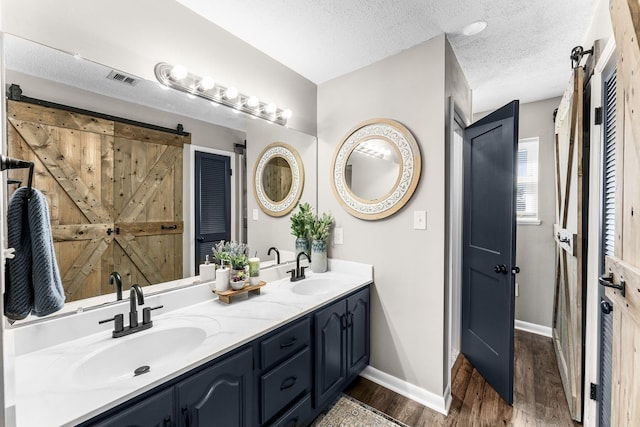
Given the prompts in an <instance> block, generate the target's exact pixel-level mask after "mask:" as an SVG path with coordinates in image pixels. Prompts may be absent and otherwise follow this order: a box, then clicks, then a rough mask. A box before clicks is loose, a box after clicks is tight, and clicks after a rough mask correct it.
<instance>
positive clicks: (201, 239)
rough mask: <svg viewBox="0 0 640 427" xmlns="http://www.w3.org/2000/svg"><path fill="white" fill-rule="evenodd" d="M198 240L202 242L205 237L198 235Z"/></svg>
mask: <svg viewBox="0 0 640 427" xmlns="http://www.w3.org/2000/svg"><path fill="white" fill-rule="evenodd" d="M196 240H197V241H198V242H200V243H202V242H204V237H202V236H198V237H196Z"/></svg>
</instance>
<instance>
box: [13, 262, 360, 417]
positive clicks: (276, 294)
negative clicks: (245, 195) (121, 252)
mask: <svg viewBox="0 0 640 427" xmlns="http://www.w3.org/2000/svg"><path fill="white" fill-rule="evenodd" d="M330 269H331V271H329V272H327V273H322V274H314V273H312V272H308V273H307V276H308V278H309V279H308V283H309V284H308V285H306V286H312V282H314V281H315V280H317V279H320V278H322V279H327V280H330V281H331V282H332V284H331V286H328V287H327V288H326V292H324V293H318V294H315V295H302V294H299V293H296V292H294V291H293V287H294V286H295V285H297V284H302V283H304V282H305V280H307V279H305V280H302V281H300V282H297V283H296V284H294V283H292V282H290V281H289V280H288V279H280V280H275V281H270V282H267V285H266V286H264V287H263V288H261V295H249V296H248V297H243V296H240V297H239V298H240V299H238V300H234V301H232V303H231V304H224V303H222V302H221V301H219V300H218V299H217V297H215V296H214V294H212V293H211V292H210V291H208V285H207V284H200V285H195V286H194V287H193V288H195V289H191V290H185V291H184V292H191V293H192V295H193V292H195V291H199V292H200V293H199V295H200V296H201V297H200V298H201V299H202V300H201V302H197V303H195V304H190V305H187V306H183V307H180V308H177V309H170V310H167V309H160V310H156V311H153V312H152V320H153V327H152V328H151V329H148V330H145V331H141V332H138V333H135V334H132V335H129V336H126V337H122V338H112V337H111V330H112V329H113V323H110V324H108V325H106V327H103V326H104V325H100V327H98V324H97V322H96V318H98V317H100V314H101V313H86V314H87V316H82V315H77V316H75V318H74V319H73V322H89V323H91V322H95V323H93V324H94V325H95V330H96V331H98V332H96V333H92V334H90V335H84V336H81V337H78V338H74V339H71V340H66V341H63V342H61V343H59V344H55V345H52V346H48V347H45V348H40V349H36V350H35V351H29V352H24V353H19V352H17V353H16V354H17V355H16V358H15V366H14V369H15V383H16V393H15V405H16V418H17V425H18V426H19V427H33V426H39V427H44V426H67V425H77V424H79V423H81V422H83V421H86V420H88V419H90V418H92V417H94V416H96V415H98V414H100V413H102V412H104V411H106V410H108V409H111V408H113V407H115V406H117V405H119V404H121V403H123V402H126V401H127V400H129V399H131V398H133V397H135V396H137V395H140V394H142V393H144V392H146V391H148V390H151V389H152V388H154V387H156V386H159V385H161V384H163V383H165V382H167V381H169V380H171V379H173V378H176V377H178V376H179V375H181V374H183V373H185V372H188V371H189V370H191V369H193V368H196V367H198V366H200V365H202V364H204V363H206V362H208V361H210V360H213V359H215V358H217V357H219V356H221V355H223V354H225V353H227V352H229V351H231V350H233V349H235V348H238V347H240V346H242V345H243V344H246V343H248V342H250V341H252V340H254V339H255V338H257V337H260V336H262V335H264V334H266V333H268V332H270V331H273V330H275V329H277V328H278V327H280V326H282V325H284V324H286V323H288V322H290V321H292V320H294V319H296V318H299V317H301V316H303V315H305V314H307V313H309V312H311V311H313V310H315V309H317V308H318V307H321V306H322V305H325V304H326V303H328V302H330V301H332V300H335V299H338V298H340V297H342V296H344V295H346V294H348V293H350V292H352V291H354V290H356V289H358V288H361V287H363V286H365V285H367V284H369V283H372V278H373V277H372V267H371V266H370V265H364V264H356V263H350V262H344V261H333V260H332V262H331V263H330ZM198 287H199V288H201V289H197V288H198ZM202 296H205V297H204V298H202ZM169 298H177V299H179V298H181V296H180V294H179V291H175V294H173V296H170V295H162V294H161V295H158V296H157V300H158V301H156V300H153V297H152V298H147V301H145V302H146V304H145V305H143V306H140V307H139V308H138V313H139V315H140V321H142V309H143V308H144V307H153V306H154V304H157V303H158V302H160V303H162V304H164V305H165V307H167V306H169V308H171V307H170V306H171V304H167V303H165V301H166V302H168V301H169ZM124 307H126V310H125V309H124ZM119 308H120V310H118V312H122V313H124V314H125V326H126V325H128V323H129V322H128V315H127V313H128V305H121V306H119ZM111 310H112V311H111V312H113V309H111ZM95 311H98V310H95ZM83 314H85V313H83ZM109 315H111V314H109ZM107 317H108V316H107ZM66 322H67V323H69V322H71V320H69V319H67V320H66ZM36 326H37V325H36ZM194 327H195V328H197V329H198V330H201V331H204V333H203V334H201V337H200V338H201V339H203V340H202V342H201V343H200V344H199V345H198V346H197V347H195V348H194V349H192V350H190V351H187V352H185V353H182V352H175V351H174V352H173V354H172V355H171V357H170V358H166V357H165V358H164V359H163V360H162V362H157V363H156V362H154V361H155V359H154V355H153V354H149V355H148V356H146V355H140V354H135V355H131V356H130V357H135V358H137V359H139V360H140V361H142V362H145V361H146V357H148V358H149V363H146V364H148V365H149V366H150V367H151V369H150V371H149V372H148V373H146V374H143V375H139V376H135V377H134V376H133V373H131V375H130V376H124V377H123V376H120V377H118V376H117V375H111V374H110V372H111V371H117V368H118V364H119V363H124V361H121V360H106V361H105V363H104V364H105V366H104V369H100V370H99V371H97V372H96V373H95V375H93V374H92V372H91V371H89V372H87V369H85V367H86V366H85V365H83V364H84V363H85V362H86V361H87V360H90V359H91V358H92V357H95V355H96V354H98V353H100V352H101V351H103V350H104V349H105V348H107V347H110V346H115V345H122V346H125V348H126V346H127V344H125V343H126V342H128V341H131V342H132V343H133V340H136V339H139V338H143V335H145V334H148V335H151V334H156V336H158V337H162V336H163V335H162V334H163V332H162V331H164V330H168V329H178V328H194ZM40 328H41V329H42V328H43V327H42V326H40ZM67 328H68V326H67ZM180 330H182V329H180ZM20 332H21V331H19V330H16V332H15V334H16V335H18V334H19V333H20ZM199 333H200V332H199ZM165 336H170V335H165ZM15 339H16V341H18V337H17V336H16V338H15ZM145 339H148V340H150V342H153V340H154V338H152V337H149V338H145ZM158 339H161V338H158ZM163 344H164V345H166V351H168V352H171V351H172V350H171V345H172V343H171V342H166V343H158V342H153V347H154V349H155V348H156V347H157V348H158V349H156V350H153V349H152V351H150V352H149V353H158V354H162V353H163V348H165V347H163ZM23 347H24V346H23ZM133 347H135V346H133ZM138 347H140V346H138ZM154 363H155V366H154ZM112 364H113V365H112ZM100 366H102V365H100Z"/></svg>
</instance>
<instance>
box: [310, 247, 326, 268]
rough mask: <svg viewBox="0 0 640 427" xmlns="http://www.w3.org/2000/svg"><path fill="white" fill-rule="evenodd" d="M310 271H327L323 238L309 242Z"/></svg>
mask: <svg viewBox="0 0 640 427" xmlns="http://www.w3.org/2000/svg"><path fill="white" fill-rule="evenodd" d="M311 271H313V272H314V273H324V272H325V271H327V242H325V241H324V240H314V241H313V242H311Z"/></svg>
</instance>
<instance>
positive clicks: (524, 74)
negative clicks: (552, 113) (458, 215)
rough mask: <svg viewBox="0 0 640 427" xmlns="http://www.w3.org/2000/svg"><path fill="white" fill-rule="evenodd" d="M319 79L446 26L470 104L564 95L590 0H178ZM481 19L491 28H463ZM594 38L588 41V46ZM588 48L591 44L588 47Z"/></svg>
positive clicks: (494, 104) (481, 107) (491, 105)
mask: <svg viewBox="0 0 640 427" xmlns="http://www.w3.org/2000/svg"><path fill="white" fill-rule="evenodd" d="M178 1H179V2H180V3H182V4H183V5H185V6H186V7H188V8H190V9H192V10H193V11H194V12H196V13H198V14H200V15H202V16H204V17H205V18H207V19H209V20H210V21H211V22H214V23H215V24H217V25H219V26H221V27H222V28H224V29H226V30H227V31H229V32H230V33H232V34H234V35H235V36H237V37H239V38H241V39H243V40H245V41H246V42H247V43H249V44H251V45H253V46H254V47H256V48H257V49H259V50H261V51H263V52H264V53H266V54H267V55H269V56H271V57H272V58H274V59H276V60H278V61H279V62H281V63H283V64H284V65H286V66H288V67H289V68H291V69H293V70H295V71H296V72H298V73H299V74H301V75H303V76H305V77H306V78H308V79H309V80H311V81H313V82H315V83H322V82H325V81H327V80H331V79H333V78H335V77H338V76H340V75H343V74H346V73H348V72H351V71H353V70H356V69H358V68H361V67H364V66H366V65H369V64H372V63H374V62H376V61H378V60H380V59H383V58H386V57H388V56H390V55H393V54H396V53H398V52H400V51H402V50H404V49H408V48H410V47H412V46H415V45H418V44H420V43H422V42H424V41H426V40H429V39H431V38H433V37H435V36H437V35H439V34H442V33H447V34H449V39H450V41H451V44H452V46H453V48H454V51H455V52H456V55H457V57H458V60H459V61H460V64H461V66H462V68H463V70H464V72H465V74H466V76H467V79H468V81H469V83H470V85H471V88H472V89H473V91H474V95H473V97H474V111H476V112H479V111H485V110H488V109H493V108H497V107H499V106H500V105H501V104H504V103H506V102H508V101H510V100H512V99H520V101H521V102H531V101H535V100H539V99H545V98H549V97H553V96H559V95H561V94H562V91H563V88H564V86H565V85H566V83H567V81H568V79H569V73H570V60H569V53H570V52H571V49H572V48H573V47H574V46H576V45H579V44H581V43H582V40H583V38H584V36H585V34H586V31H587V28H588V26H589V22H590V17H591V14H592V11H593V3H594V1H593V0H533V1H527V0H484V1H481V0H475V1H474V0H270V1H265V0H241V1H239V0H216V1H210V0H178ZM476 20H484V21H487V23H488V27H487V29H486V30H485V31H484V32H482V33H480V34H478V35H475V36H470V37H465V36H462V35H459V34H458V32H459V31H460V29H461V28H462V27H464V26H465V25H467V24H469V23H471V22H474V21H476ZM589 47H590V46H589ZM589 47H586V48H589Z"/></svg>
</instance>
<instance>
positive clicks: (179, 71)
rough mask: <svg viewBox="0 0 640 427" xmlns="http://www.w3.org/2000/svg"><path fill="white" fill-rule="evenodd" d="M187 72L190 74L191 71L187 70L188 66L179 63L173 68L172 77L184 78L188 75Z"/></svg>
mask: <svg viewBox="0 0 640 427" xmlns="http://www.w3.org/2000/svg"><path fill="white" fill-rule="evenodd" d="M187 74H189V72H188V71H187V67H185V66H184V65H180V64H177V65H174V66H173V68H172V69H171V77H173V78H174V79H175V80H182V79H184V78H185V77H187Z"/></svg>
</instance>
